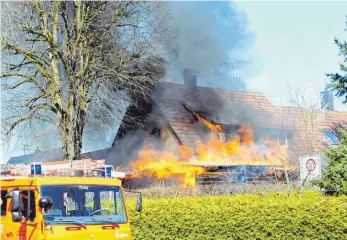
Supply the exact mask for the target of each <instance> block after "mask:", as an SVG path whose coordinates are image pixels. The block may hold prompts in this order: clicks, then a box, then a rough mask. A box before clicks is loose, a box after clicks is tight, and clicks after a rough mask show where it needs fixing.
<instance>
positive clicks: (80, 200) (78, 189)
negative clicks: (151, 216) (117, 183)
mask: <svg viewBox="0 0 347 240" xmlns="http://www.w3.org/2000/svg"><path fill="white" fill-rule="evenodd" d="M41 196H42V197H47V196H48V197H50V198H51V199H52V203H53V205H52V208H51V209H50V210H48V211H47V213H46V222H47V223H53V224H54V223H56V224H64V223H74V224H83V225H87V224H100V223H125V222H127V217H126V212H125V207H124V201H123V196H122V192H121V190H120V188H119V187H114V186H95V185H94V186H91V185H70V186H66V185H64V186H62V185H52V186H48V185H45V186H42V187H41Z"/></svg>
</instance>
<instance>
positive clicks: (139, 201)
mask: <svg viewBox="0 0 347 240" xmlns="http://www.w3.org/2000/svg"><path fill="white" fill-rule="evenodd" d="M136 211H138V212H141V211H142V195H141V193H140V195H139V196H138V197H137V200H136Z"/></svg>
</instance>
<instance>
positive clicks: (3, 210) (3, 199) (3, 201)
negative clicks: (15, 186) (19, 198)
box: [1, 190, 7, 216]
mask: <svg viewBox="0 0 347 240" xmlns="http://www.w3.org/2000/svg"><path fill="white" fill-rule="evenodd" d="M6 194H7V190H1V216H6V208H7V198H6V197H5V196H6Z"/></svg>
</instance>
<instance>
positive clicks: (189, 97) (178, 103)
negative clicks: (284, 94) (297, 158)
mask: <svg viewBox="0 0 347 240" xmlns="http://www.w3.org/2000/svg"><path fill="white" fill-rule="evenodd" d="M157 89H158V90H159V91H157V92H158V94H156V95H155V97H154V100H155V101H154V102H155V103H156V104H157V106H159V109H160V111H161V112H162V114H163V115H164V116H165V118H166V119H167V121H168V122H169V124H170V126H171V128H172V130H173V131H174V133H175V134H176V135H177V137H178V139H179V141H181V143H182V144H185V145H188V146H194V145H195V142H196V141H197V140H198V139H199V135H198V133H197V132H196V130H195V128H194V123H193V117H192V114H191V113H190V112H189V111H188V110H187V109H185V107H184V104H188V105H189V106H190V107H191V108H193V109H194V110H195V111H201V112H204V113H205V114H206V116H208V117H207V118H208V119H209V120H213V121H215V122H218V123H222V124H235V121H233V117H234V116H235V115H247V114H248V116H246V118H248V119H247V120H249V121H251V123H252V125H253V126H254V127H259V128H271V129H281V130H282V129H285V130H291V131H293V132H294V136H293V141H294V144H296V145H298V146H302V147H303V148H307V146H306V145H305V141H306V139H307V138H308V135H309V136H312V129H310V127H307V126H305V121H304V120H303V119H304V115H305V111H304V110H303V109H300V108H294V107H279V106H273V105H272V104H271V102H270V101H269V100H268V99H267V98H266V97H265V95H264V94H262V93H256V92H246V91H231V90H226V89H216V88H208V87H200V86H198V87H196V88H195V89H190V90H187V89H186V87H185V86H184V85H183V84H176V83H169V82H165V83H162V84H160V85H159V87H158V88H157ZM225 106H226V108H223V107H225ZM230 106H231V107H230ZM232 106H241V107H240V109H239V110H236V111H235V109H233V107H232ZM221 108H222V111H221V112H222V114H225V115H226V118H224V119H218V120H217V118H216V116H214V114H213V113H215V112H216V109H221ZM238 111H239V112H238ZM246 113H247V114H246ZM236 123H237V121H236ZM337 124H341V125H342V126H344V127H345V128H347V112H334V111H326V112H325V116H324V118H323V119H322V121H321V122H320V124H319V130H318V131H317V132H316V133H315V134H314V138H315V139H316V141H314V142H315V143H314V144H313V151H314V152H319V151H321V150H323V149H325V148H326V147H327V146H328V145H329V144H330V143H329V141H328V139H326V138H325V137H324V135H323V133H322V130H327V129H332V128H334V127H336V125H337ZM310 134H311V135H310Z"/></svg>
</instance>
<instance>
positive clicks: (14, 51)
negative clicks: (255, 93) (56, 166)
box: [1, 0, 174, 160]
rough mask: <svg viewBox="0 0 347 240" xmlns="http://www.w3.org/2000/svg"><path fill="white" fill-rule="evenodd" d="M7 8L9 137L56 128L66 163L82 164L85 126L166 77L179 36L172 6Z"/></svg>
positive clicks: (5, 109) (5, 116) (4, 81)
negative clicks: (79, 160)
mask: <svg viewBox="0 0 347 240" xmlns="http://www.w3.org/2000/svg"><path fill="white" fill-rule="evenodd" d="M2 10H3V14H2V26H1V31H2V36H3V37H2V38H1V44H2V56H3V57H2V61H3V66H2V69H1V70H2V73H1V85H2V90H4V91H6V92H5V93H4V94H3V95H5V96H4V97H3V98H2V101H3V105H2V121H3V131H5V132H4V133H5V134H4V136H7V137H10V136H13V134H14V133H16V132H17V133H19V132H20V133H21V134H23V132H22V131H18V130H19V129H20V127H22V128H23V127H24V126H25V128H28V127H29V128H30V129H33V127H32V124H36V125H40V124H41V125H42V126H43V129H47V126H49V125H51V126H54V129H56V130H57V131H56V132H57V133H59V137H60V141H61V145H62V149H63V153H64V156H65V158H66V159H69V160H73V159H76V158H77V157H78V155H79V154H80V152H81V149H82V135H83V133H84V132H85V128H86V127H88V126H92V127H97V126H99V125H100V124H104V123H105V122H106V123H107V122H110V121H112V120H114V118H115V115H117V112H118V111H116V110H117V108H121V107H122V105H124V104H125V103H127V104H136V103H137V100H138V99H141V100H146V99H148V98H149V96H150V93H151V91H152V88H153V86H154V85H156V84H157V82H158V81H159V80H160V79H161V78H162V77H163V76H164V73H165V71H164V70H165V68H164V60H163V58H162V55H161V54H165V53H167V52H168V51H170V50H171V45H170V39H173V37H174V35H173V33H174V31H171V29H172V28H171V25H170V24H169V21H170V18H169V5H168V4H167V3H164V2H137V1H136V2H132V1H129V2H126V1H78V0H76V1H25V2H5V3H4V2H2ZM16 130H17V131H16ZM24 135H25V134H24Z"/></svg>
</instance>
